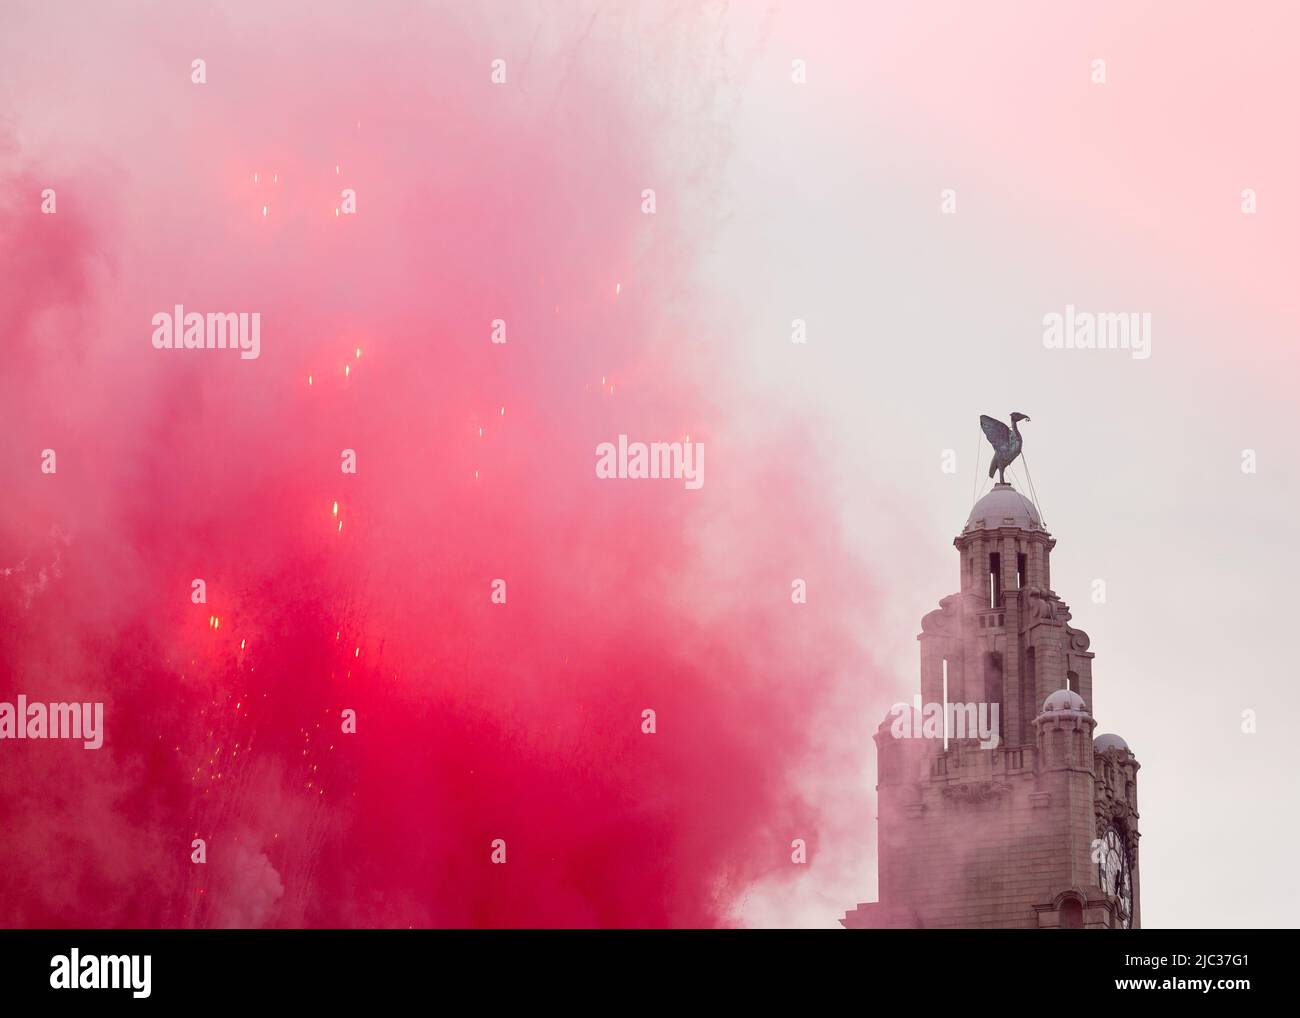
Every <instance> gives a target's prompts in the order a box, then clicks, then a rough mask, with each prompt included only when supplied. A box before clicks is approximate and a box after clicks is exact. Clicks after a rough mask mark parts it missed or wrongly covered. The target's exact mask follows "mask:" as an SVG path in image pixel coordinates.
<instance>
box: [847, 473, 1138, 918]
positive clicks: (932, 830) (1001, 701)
mask: <svg viewBox="0 0 1300 1018" xmlns="http://www.w3.org/2000/svg"><path fill="white" fill-rule="evenodd" d="M953 543H954V544H955V545H956V547H957V552H958V556H959V561H960V572H961V587H960V591H959V592H958V593H956V594H952V595H950V596H948V597H945V598H944V599H943V600H942V601H940V602H939V608H938V609H937V610H936V611H932V612H930V613H929V614H928V615H926V616H925V618H923V619H922V620H921V633H920V635H919V636H918V637H917V639H918V640H919V641H920V649H921V683H920V696H919V697H917V698H916V699H915V701H914V703H913V704H912V705H907V704H896V705H895V707H894V709H893V710H891V711H890V713H889V714H888V715H887V716H886V718H885V720H884V721H883V722H882V723H881V725H880V728H879V730H878V731H877V732H876V735H875V742H876V756H877V761H878V765H879V766H878V782H879V783H878V784H877V786H876V788H877V793H878V826H879V835H878V848H879V850H878V853H877V856H878V860H879V876H880V895H879V897H880V901H879V902H877V903H870V904H863V905H859V906H858V907H857V908H855V909H852V910H850V911H849V912H848V913H847V914H846V915H845V916H844V918H843V919H842V920H841V922H842V923H843V924H844V925H845V926H846V927H849V928H850V929H866V928H874V929H880V928H923V927H925V928H943V927H948V928H952V927H1020V928H1025V927H1028V928H1071V927H1074V928H1080V927H1086V928H1090V929H1115V928H1125V927H1130V926H1132V927H1136V926H1138V925H1139V924H1140V918H1141V912H1140V909H1139V905H1138V898H1139V896H1138V812H1137V770H1138V766H1139V765H1138V762H1137V759H1136V758H1135V757H1134V756H1133V754H1132V752H1130V751H1129V748H1128V746H1127V744H1125V742H1124V740H1123V739H1121V738H1119V737H1118V736H1115V735H1102V736H1100V737H1099V738H1097V739H1095V740H1094V737H1093V735H1094V728H1095V727H1096V721H1095V720H1094V719H1093V716H1092V712H1091V704H1092V659H1093V654H1092V652H1091V651H1090V650H1089V649H1088V643H1089V641H1088V635H1087V634H1086V633H1084V632H1083V631H1082V630H1079V629H1075V628H1074V627H1073V626H1071V625H1070V609H1069V606H1068V605H1066V603H1065V602H1064V601H1062V600H1061V599H1060V598H1059V597H1058V596H1057V595H1056V594H1055V593H1054V592H1053V591H1052V589H1051V553H1052V549H1053V548H1054V547H1055V546H1056V541H1055V540H1054V539H1053V538H1052V536H1051V535H1050V534H1049V533H1048V532H1047V531H1046V530H1045V529H1044V527H1043V525H1042V523H1041V521H1040V519H1039V515H1038V513H1037V511H1036V510H1035V509H1034V507H1033V505H1032V504H1031V503H1030V502H1029V500H1028V499H1026V498H1024V497H1023V496H1022V495H1020V494H1019V493H1018V492H1017V491H1016V490H1015V489H1014V488H1012V487H1011V485H1009V484H998V485H995V486H994V488H993V490H992V491H990V492H989V493H988V494H987V495H985V496H984V497H983V498H982V499H980V500H979V502H977V503H976V505H975V508H974V509H973V510H972V511H971V514H970V518H969V519H968V520H967V521H966V526H965V527H964V528H963V529H962V532H961V534H960V536H958V537H957V539H956V540H955V541H954V542H953Z"/></svg>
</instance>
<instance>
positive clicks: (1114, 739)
mask: <svg viewBox="0 0 1300 1018" xmlns="http://www.w3.org/2000/svg"><path fill="white" fill-rule="evenodd" d="M1092 748H1093V750H1094V751H1095V752H1098V753H1104V752H1106V750H1108V749H1128V743H1127V742H1125V741H1124V740H1123V739H1121V738H1120V737H1119V736H1118V735H1111V734H1110V733H1109V732H1107V733H1106V734H1105V735H1099V736H1097V738H1096V739H1094V740H1093V743H1092ZM1130 752H1132V751H1131V750H1130Z"/></svg>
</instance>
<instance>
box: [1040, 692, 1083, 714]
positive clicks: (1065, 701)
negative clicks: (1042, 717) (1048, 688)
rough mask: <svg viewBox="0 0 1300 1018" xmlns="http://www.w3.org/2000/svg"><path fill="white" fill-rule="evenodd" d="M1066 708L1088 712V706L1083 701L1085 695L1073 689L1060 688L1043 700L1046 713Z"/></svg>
mask: <svg viewBox="0 0 1300 1018" xmlns="http://www.w3.org/2000/svg"><path fill="white" fill-rule="evenodd" d="M1066 710H1071V711H1077V712H1078V713H1080V714H1087V713H1088V707H1087V705H1086V704H1085V703H1084V702H1083V697H1081V696H1080V695H1079V694H1078V693H1076V692H1075V691H1074V690H1073V689H1058V690H1057V691H1056V692H1055V693H1053V694H1052V695H1051V696H1049V697H1048V698H1047V699H1046V700H1044V701H1043V713H1044V714H1051V713H1054V712H1058V711H1066Z"/></svg>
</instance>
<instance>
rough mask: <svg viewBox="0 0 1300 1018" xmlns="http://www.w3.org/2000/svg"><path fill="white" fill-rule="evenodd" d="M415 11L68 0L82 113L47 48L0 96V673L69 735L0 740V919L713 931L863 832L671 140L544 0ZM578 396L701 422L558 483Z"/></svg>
mask: <svg viewBox="0 0 1300 1018" xmlns="http://www.w3.org/2000/svg"><path fill="white" fill-rule="evenodd" d="M194 17H196V15H194V14H193V13H191V14H190V18H191V21H187V22H185V25H187V26H192V24H193V22H192V19H193V18H194ZM210 17H215V15H210ZM453 24H454V22H452V21H451V20H450V19H449V18H447V16H446V15H445V14H444V15H442V20H439V18H438V17H437V16H432V15H431V16H427V17H426V20H423V21H419V22H412V23H411V24H409V25H407V26H405V28H403V29H402V30H401V31H398V30H397V29H395V28H394V27H393V26H392V25H389V26H388V35H387V36H385V37H384V38H383V40H382V42H383V45H382V46H381V45H379V43H378V42H377V41H376V40H377V38H378V29H376V28H373V27H372V28H369V29H365V30H362V29H357V30H356V31H357V33H358V34H356V35H350V34H348V32H347V31H345V30H344V28H343V27H342V25H341V23H335V22H333V21H331V20H330V19H328V18H323V19H322V22H321V23H315V24H313V25H312V27H311V29H310V32H309V31H308V29H307V27H306V25H307V22H306V21H303V23H301V24H296V25H294V26H291V27H282V28H276V27H274V26H269V27H268V26H252V25H250V24H247V23H246V24H243V25H239V26H231V25H219V24H215V23H213V24H207V25H205V26H203V29H204V30H203V31H201V32H192V33H188V34H187V33H186V32H185V31H182V26H181V25H180V24H179V22H178V23H176V24H170V23H168V22H167V20H166V15H165V14H163V13H162V12H161V11H160V12H159V15H158V19H157V21H156V23H154V24H153V25H152V26H151V27H150V29H149V33H150V34H149V39H148V41H147V42H145V41H143V40H142V38H141V37H139V36H138V35H137V34H132V33H127V32H118V33H117V34H116V35H112V34H111V33H110V34H106V33H107V28H106V27H104V26H99V28H100V29H101V31H91V30H89V29H87V31H86V37H87V38H86V39H85V40H83V42H82V44H83V45H85V46H88V47H89V46H90V38H91V37H93V38H94V43H95V45H96V46H98V47H101V48H102V51H103V53H106V54H108V55H109V56H111V59H110V58H108V57H106V56H103V55H101V57H100V58H99V62H98V64H93V63H92V65H93V66H97V67H100V68H102V69H104V73H105V74H106V75H107V76H108V77H109V78H110V79H111V84H112V86H113V89H114V97H115V98H114V100H113V106H112V115H111V117H109V119H108V122H107V123H106V122H105V119H104V117H105V116H107V111H106V110H105V109H103V108H100V107H99V106H98V105H97V102H98V101H99V100H95V99H93V98H91V97H90V95H89V91H90V89H91V85H90V84H89V83H88V82H87V80H86V77H85V76H84V75H83V77H82V78H80V79H77V80H74V81H72V82H70V83H69V84H68V86H67V88H68V92H69V94H72V95H73V96H74V98H73V99H72V100H69V99H68V98H67V96H66V95H65V96H63V97H61V101H63V102H69V103H71V108H70V110H69V112H68V114H67V115H66V116H65V117H63V118H62V119H60V120H57V121H56V122H53V123H51V122H49V121H48V120H42V119H41V116H40V114H41V113H42V112H44V111H45V110H46V107H44V106H43V105H42V103H43V102H44V101H45V100H43V99H42V98H41V93H40V90H39V88H38V87H37V86H38V85H39V84H40V78H39V72H38V71H37V70H35V69H31V68H29V69H28V71H27V73H29V74H30V75H31V77H30V78H28V79H23V83H24V84H25V85H26V86H27V88H26V89H25V90H20V91H16V92H15V93H14V94H15V96H16V99H15V103H14V105H15V107H16V108H14V109H9V110H6V111H5V112H6V114H7V115H9V116H10V117H11V118H12V122H13V123H14V124H15V125H16V126H15V138H16V139H17V140H15V141H14V142H13V143H12V144H10V145H9V147H8V148H7V149H6V150H5V151H4V153H3V156H2V158H3V163H0V167H2V168H3V171H4V179H3V186H2V187H0V194H2V195H3V202H4V204H3V207H2V208H0V267H2V268H3V272H4V276H5V280H6V283H5V287H4V290H3V291H2V292H0V331H2V334H3V339H2V340H0V342H3V351H2V353H3V373H2V374H0V405H2V406H3V418H2V419H0V420H2V424H3V435H2V437H0V468H2V469H3V476H4V478H5V493H4V495H3V498H4V508H3V511H2V512H0V618H2V619H3V625H0V700H12V699H13V698H14V697H15V696H16V695H17V694H18V693H20V692H21V693H25V694H26V695H27V696H28V698H29V699H33V700H35V699H45V700H71V699H78V700H102V701H104V702H105V704H106V708H105V717H106V729H107V731H106V736H105V745H104V748H103V749H101V750H98V751H87V750H83V749H82V748H80V746H79V745H74V744H68V743H61V742H55V741H49V742H32V741H29V742H24V743H16V742H5V743H0V818H2V820H3V824H4V827H5V831H6V834H5V837H4V838H3V839H0V874H3V877H0V923H3V924H4V925H7V926H32V925H85V926H154V925H164V926H258V925H270V926H300V925H305V926H352V925H376V926H403V927H404V926H408V925H414V926H426V925H435V926H480V925H482V926H516V925H543V926H551V925H565V926H567V925H576V926H622V925H626V926H659V925H712V924H717V923H726V922H729V921H731V918H732V916H733V914H734V909H735V908H736V907H737V906H738V904H739V903H740V902H741V900H742V898H743V895H744V893H745V892H746V890H747V889H748V888H749V887H751V886H752V885H753V883H754V882H755V881H756V880H759V879H763V878H768V879H771V878H772V877H773V876H775V877H777V878H780V877H782V876H788V879H790V880H798V879H801V878H803V875H804V874H805V873H806V872H808V871H809V870H811V869H812V868H815V866H816V863H817V860H818V853H819V850H820V848H821V845H820V844H819V840H818V839H819V834H821V833H822V831H823V830H825V829H826V828H827V825H828V824H830V825H833V826H836V827H842V826H844V825H845V824H846V823H849V824H851V823H860V824H861V826H860V827H859V830H860V831H861V842H860V846H861V851H863V852H868V851H870V844H871V838H870V836H869V834H870V830H869V827H868V826H867V819H868V818H869V816H870V813H869V812H868V810H869V809H870V802H869V801H867V800H866V795H865V792H864V794H863V795H862V796H860V797H859V799H858V801H854V802H830V801H821V800H816V798H815V795H814V797H813V798H812V799H810V798H809V797H808V796H809V789H810V788H816V786H817V784H818V773H817V769H818V768H819V767H821V766H824V765H825V763H826V760H827V759H828V758H829V757H828V755H827V753H826V752H825V750H824V747H823V745H822V744H823V743H826V744H836V745H840V744H842V743H843V742H844V740H845V739H846V737H847V733H851V734H852V735H854V736H856V735H857V734H858V733H860V732H869V731H870V728H871V727H872V718H873V717H874V715H872V716H870V717H868V716H867V715H868V714H869V713H870V709H869V710H868V711H867V713H864V715H863V716H864V717H865V718H866V720H865V722H863V723H859V721H858V719H857V718H856V717H853V716H851V715H850V716H844V715H841V716H839V718H838V721H839V725H840V727H839V728H836V729H828V728H827V727H826V726H827V713H828V711H830V710H831V709H832V707H833V706H835V705H838V706H840V707H842V706H843V704H844V703H845V699H844V697H845V696H846V692H845V690H846V688H848V689H852V688H857V687H856V686H847V687H846V682H852V683H860V684H865V682H866V675H865V674H864V672H863V668H864V663H865V659H866V658H865V654H864V646H863V644H864V643H865V640H866V638H867V633H866V628H865V627H866V624H867V621H868V620H867V609H866V604H867V599H868V596H869V591H868V590H867V589H866V585H865V583H864V580H863V577H862V576H860V575H859V574H858V572H857V567H856V566H855V565H854V563H852V562H851V561H846V560H844V558H843V556H842V555H841V553H840V551H839V534H838V527H839V523H838V520H837V517H836V513H835V507H834V505H833V504H832V503H831V502H830V501H829V498H828V495H827V491H828V488H829V485H828V479H827V477H826V475H825V473H824V471H823V468H822V464H821V463H820V462H819V460H818V457H817V454H816V448H817V447H816V443H815V441H814V439H813V437H812V436H810V435H808V434H806V433H804V432H803V431H802V430H801V429H800V428H799V426H798V423H797V422H791V421H782V420H779V419H775V420H769V419H768V414H767V413H766V412H765V409H764V408H763V407H762V406H758V405H751V404H748V403H746V394H745V389H744V386H743V385H742V384H741V382H740V381H739V380H738V376H739V372H738V370H737V363H736V360H735V358H736V355H737V351H741V350H743V347H744V343H745V342H749V341H752V340H748V339H744V340H742V338H741V337H731V336H728V335H727V334H726V329H727V325H726V322H727V313H728V309H727V307H725V306H719V305H718V303H717V302H715V301H713V300H711V299H710V298H709V296H708V294H707V292H706V291H705V290H704V288H703V287H701V286H700V285H699V284H697V283H696V282H695V281H694V279H693V275H692V268H691V267H692V263H693V259H694V257H695V255H696V253H697V250H698V246H699V245H700V244H701V243H704V242H706V241H707V227H708V222H707V219H703V218H701V217H702V215H703V213H704V212H705V211H706V210H707V202H706V201H704V200H703V197H702V195H701V193H700V187H701V185H700V184H699V183H698V179H700V176H701V174H705V175H707V170H708V169H709V162H710V160H711V159H712V158H713V157H712V155H710V151H711V150H709V149H708V148H707V147H706V148H703V149H701V151H700V154H696V155H694V156H686V157H683V155H682V151H678V150H671V151H669V150H665V149H664V148H663V147H662V145H663V137H664V135H663V134H662V133H661V131H662V129H663V128H664V124H663V123H662V121H661V119H660V118H658V117H657V116H656V115H655V113H654V109H653V106H652V105H651V104H650V103H649V102H648V101H641V100H639V99H638V98H637V89H636V88H635V87H634V85H633V82H632V78H631V74H630V70H629V68H627V67H626V66H624V65H622V64H620V62H619V61H618V60H616V59H614V58H613V57H612V56H605V57H602V56H601V55H600V52H601V51H600V48H599V47H598V46H597V47H589V49H588V52H587V55H586V57H585V58H583V59H579V58H578V57H576V56H574V55H573V53H574V46H575V43H576V42H577V40H578V38H579V37H580V36H581V32H582V24H581V23H579V22H578V21H576V20H575V23H574V25H572V26H558V27H557V26H551V27H550V29H549V32H548V33H547V34H545V35H543V37H542V39H541V41H538V40H537V39H536V38H534V39H533V42H534V43H535V46H534V48H533V49H532V50H529V48H528V42H529V35H528V33H526V32H524V31H523V30H522V29H518V28H516V29H515V30H514V36H513V37H511V38H508V39H504V40H503V37H501V36H500V35H497V36H494V35H493V34H492V33H491V32H490V31H488V30H487V28H486V27H485V26H483V25H473V24H468V25H467V24H457V25H456V27H455V28H454V29H452V28H451V27H449V26H451V25H453ZM497 28H498V29H501V26H497ZM255 29H256V30H255ZM501 30H502V31H504V30H505V29H501ZM67 45H68V46H69V48H70V51H71V52H70V53H69V55H68V57H67V65H69V66H73V67H76V66H79V64H78V60H77V58H76V57H75V55H73V54H75V51H76V48H77V45H78V43H77V42H76V41H72V42H68V43H67ZM90 52H91V51H89V50H88V53H90ZM94 52H100V50H94ZM497 55H502V56H504V57H506V58H507V59H508V67H509V77H508V83H507V84H506V85H504V86H494V85H492V84H491V82H490V80H489V63H490V60H491V59H492V58H493V57H495V56H497ZM205 56H206V58H207V61H208V72H207V73H208V83H207V84H205V85H202V86H200V85H193V84H191V82H190V80H189V65H190V61H191V59H192V58H194V57H205ZM87 60H91V61H92V62H93V60H94V57H93V56H92V55H87ZM15 73H16V74H17V75H18V76H19V78H20V79H21V76H22V74H23V73H24V72H23V71H22V70H19V71H18V72H15ZM45 73H46V74H53V73H54V72H53V71H50V70H47V71H46V72H45ZM665 73H666V72H665ZM670 86H671V81H670V80H669V81H663V80H661V81H660V82H659V86H658V87H660V88H669V87H670ZM79 90H81V91H79ZM77 96H80V98H76V97H77ZM29 107H30V108H29ZM101 114H102V115H101ZM32 122H36V123H37V124H39V125H40V127H39V130H35V132H34V133H35V134H36V135H38V136H39V137H40V138H41V139H44V141H42V142H39V143H38V142H32V143H30V144H24V142H23V141H22V139H23V137H24V131H25V130H26V131H27V134H28V135H31V134H32V133H33V129H32V128H30V124H31V123H32ZM358 125H359V126H358ZM680 136H681V135H680V132H679V134H678V135H677V137H678V138H679V139H680ZM51 139H52V140H51ZM701 144H702V145H706V143H705V142H703V141H702V142H701ZM686 151H689V148H688V149H686ZM70 153H71V154H70ZM336 166H337V167H338V171H337V172H336V169H335V167H336ZM254 174H256V175H257V182H256V183H255V182H254V179H253V177H254ZM273 178H278V180H273ZM46 187H50V188H53V189H55V191H56V193H57V201H58V211H57V213H56V214H55V215H42V214H41V211H40V202H39V197H40V193H41V190H42V189H43V188H46ZM344 187H349V188H354V189H355V190H356V192H357V196H358V198H357V204H358V212H357V214H356V215H355V216H342V215H340V216H336V215H335V214H334V209H335V207H336V206H337V205H338V204H339V192H340V189H341V188H344ZM643 187H654V188H655V189H656V194H657V201H658V211H657V212H656V214H655V215H653V216H647V215H645V214H643V213H642V211H641V191H642V188H643ZM263 206H266V208H267V214H266V215H265V216H264V215H262V208H263ZM616 287H620V289H619V292H617V293H616ZM177 303H180V304H184V305H185V306H186V308H187V309H189V310H197V311H203V312H207V311H213V312H222V311H235V312H238V311H247V312H253V311H257V312H260V314H261V321H262V326H261V356H260V358H258V359H257V360H253V361H244V360H241V359H240V358H239V357H238V355H237V354H235V353H233V352H230V351H221V350H207V351H166V350H164V351H159V350H155V349H153V348H152V346H151V344H150V335H151V331H152V329H151V324H150V320H151V317H152V315H153V314H154V313H155V312H159V311H163V312H170V310H171V308H172V307H173V305H174V304H177ZM498 318H500V319H504V320H505V321H506V323H507V336H508V342H507V343H506V344H504V345H494V344H492V343H491V342H490V334H491V322H492V321H493V319H498ZM357 348H360V350H361V356H360V357H359V358H358V357H357V355H356V350H357ZM345 367H349V368H350V371H349V373H347V374H345ZM309 376H310V377H311V384H310V385H309V384H308V378H309ZM502 408H504V414H502V412H501V411H502ZM756 422H758V423H756ZM480 429H481V431H482V434H481V436H480ZM620 433H626V434H628V435H629V436H630V437H631V438H632V439H633V440H638V439H639V440H645V441H674V440H676V441H681V440H682V439H683V438H684V436H686V435H687V434H689V435H690V438H691V439H692V441H694V442H697V443H699V442H702V443H703V444H704V445H705V447H706V448H707V458H706V460H705V475H704V476H705V483H704V486H703V488H701V489H700V490H698V491H688V490H686V488H685V486H684V484H683V483H682V482H680V481H670V480H664V481H659V480H655V481H650V480H643V481H633V480H625V481H618V480H614V481H609V480H598V479H597V478H596V477H595V473H594V463H595V455H594V451H595V447H596V445H597V444H598V443H600V442H604V441H614V440H616V438H617V436H618V435H619V434H620ZM45 449H53V450H55V453H56V456H57V472H56V473H55V474H53V475H48V474H43V473H42V472H41V469H40V467H41V455H42V451H43V450H45ZM344 449H353V450H355V451H356V455H357V473H356V474H355V475H346V474H344V473H342V472H341V470H340V462H341V459H340V457H341V452H342V450H344ZM336 501H337V503H338V513H337V515H335V513H334V509H333V506H334V503H335V502H336ZM340 521H341V522H342V525H343V526H342V530H341V532H340V531H339V529H338V525H339V523H340ZM795 577H800V578H803V579H805V580H806V581H807V582H808V586H809V604H808V605H794V604H792V603H791V598H790V589H791V588H790V584H791V581H792V579H794V578H795ZM195 578H202V579H204V581H205V582H206V586H207V603H206V604H193V603H192V602H191V597H190V594H191V582H192V581H193V580H194V579H195ZM498 578H499V579H503V580H505V581H506V585H507V588H506V589H507V603H506V604H504V605H498V604H493V603H492V601H491V599H490V594H491V584H492V582H493V580H495V579H498ZM216 619H219V620H220V621H219V624H218V623H217V622H216V621H215V620H216ZM241 645H242V648H243V649H242V650H241ZM846 676H850V677H851V678H849V679H846ZM847 696H848V701H849V702H851V703H853V704H854V705H855V706H857V705H860V704H861V702H863V701H865V699H866V696H865V687H864V686H863V692H862V693H860V694H859V693H852V692H850V693H848V694H847ZM646 708H651V709H653V710H654V711H656V712H657V725H658V730H657V732H656V733H655V734H653V735H646V734H643V733H642V730H641V725H642V711H643V710H644V709H646ZM344 709H352V710H354V711H356V714H357V719H358V720H357V732H356V734H354V735H353V734H343V733H342V732H341V731H340V721H339V716H340V712H341V711H342V710H344ZM872 709H874V708H872ZM878 713H879V711H878V710H875V715H878ZM857 750H858V755H857V756H847V757H845V756H841V757H836V766H846V767H851V768H861V767H863V766H864V765H865V763H866V761H867V759H868V758H869V757H870V755H871V753H870V743H869V742H867V741H865V739H864V740H863V741H862V742H861V743H859V744H858V746H857ZM831 755H833V754H831ZM827 777H828V780H834V781H837V782H842V781H843V777H844V775H843V773H842V772H840V773H837V774H835V775H828V776H827ZM796 779H798V780H796ZM828 809H832V810H836V811H838V816H836V817H835V818H834V819H833V820H832V819H828V817H827V815H826V811H827V810H828ZM846 818H847V820H846ZM195 837H199V838H203V839H205V840H206V842H207V860H208V861H207V863H206V864H204V865H196V864H194V863H192V862H191V861H190V855H191V851H192V849H191V841H192V839H193V838H195ZM794 838H803V839H805V840H806V841H807V843H808V851H809V859H810V863H811V866H809V867H798V866H794V865H792V864H791V861H790V852H791V847H790V846H791V840H792V839H794ZM494 839H503V840H504V841H505V843H506V846H507V858H508V862H507V864H506V865H504V866H502V865H494V864H493V863H492V862H491V844H492V842H493V840H494ZM864 890H865V889H864ZM853 903H854V902H853V900H847V901H845V902H843V906H845V907H847V906H850V905H852V904H853ZM827 918H828V919H833V918H834V916H833V915H832V916H828V917H827Z"/></svg>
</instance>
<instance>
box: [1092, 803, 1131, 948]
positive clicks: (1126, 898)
mask: <svg viewBox="0 0 1300 1018" xmlns="http://www.w3.org/2000/svg"><path fill="white" fill-rule="evenodd" d="M1100 856H1101V857H1100V859H1099V860H1098V862H1097V882H1098V883H1100V884H1101V889H1102V890H1103V891H1105V892H1106V894H1107V896H1109V897H1113V898H1115V899H1116V902H1117V904H1118V906H1119V925H1120V926H1121V927H1122V928H1123V929H1129V928H1130V927H1131V926H1132V925H1133V882H1132V876H1131V874H1130V873H1129V865H1128V848H1127V847H1126V846H1125V844H1124V838H1123V836H1122V835H1121V834H1120V833H1119V831H1117V830H1115V828H1113V827H1108V828H1106V833H1105V834H1104V835H1102V838H1101V853H1100Z"/></svg>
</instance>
